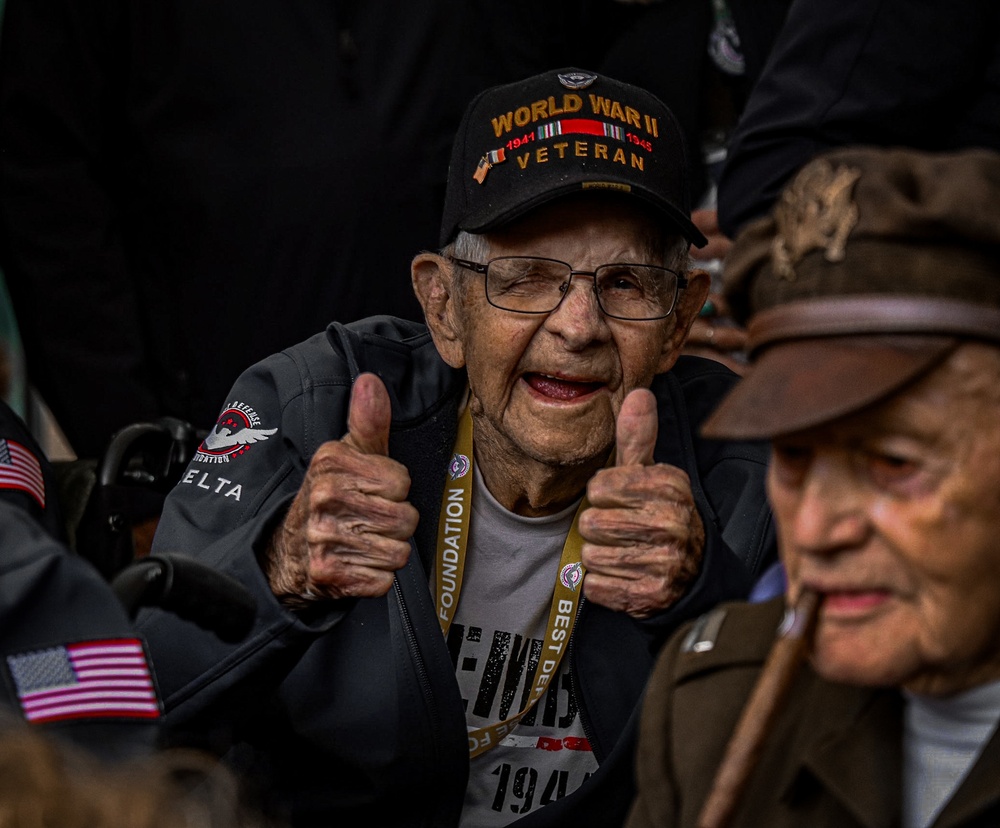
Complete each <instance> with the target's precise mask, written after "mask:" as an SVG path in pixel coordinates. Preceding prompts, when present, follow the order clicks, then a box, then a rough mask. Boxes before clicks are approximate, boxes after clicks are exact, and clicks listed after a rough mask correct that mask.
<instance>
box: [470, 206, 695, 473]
mask: <svg viewBox="0 0 1000 828" xmlns="http://www.w3.org/2000/svg"><path fill="white" fill-rule="evenodd" d="M489 243H490V251H489V256H490V258H495V257H499V256H514V255H522V256H543V257H547V258H552V259H559V260H561V261H564V262H568V263H569V264H571V265H572V266H573V267H574V268H575V269H578V270H586V271H592V270H594V269H595V268H597V267H598V266H599V265H603V264H608V263H611V262H633V263H645V264H664V248H663V244H664V242H663V236H662V235H661V233H659V232H657V229H656V226H655V225H654V224H653V223H652V220H651V219H650V218H649V217H648V216H647V215H646V213H645V212H644V211H643V210H641V209H639V208H637V207H634V206H632V205H630V204H629V203H627V202H622V201H619V200H616V199H602V198H589V199H588V198H578V199H566V200H562V201H558V202H556V203H555V204H553V205H551V206H547V207H543V208H540V209H539V210H536V211H534V212H533V213H532V214H531V215H530V216H529V217H528V218H526V219H524V220H522V221H520V222H517V223H515V224H514V225H511V226H509V227H507V228H505V229H504V230H503V231H501V232H496V233H491V234H489ZM454 278H455V279H467V280H470V281H469V283H468V284H467V285H466V289H465V290H464V291H462V299H461V302H460V309H459V311H458V328H459V329H460V339H461V348H462V354H463V357H464V363H465V366H466V368H467V371H468V376H469V385H470V388H471V393H472V398H471V405H472V411H473V414H474V415H475V417H476V443H477V447H485V448H486V449H487V450H488V451H492V452H493V453H494V455H496V454H498V453H502V454H503V456H505V457H507V458H508V460H509V461H510V462H512V463H518V462H520V461H522V460H529V459H530V460H533V461H537V462H540V463H543V464H546V465H549V466H565V465H574V464H581V463H588V462H592V461H594V460H595V459H596V460H597V461H598V462H603V456H604V455H606V453H607V452H608V450H609V449H610V447H611V445H612V444H613V442H614V436H615V417H616V415H617V413H618V410H619V409H620V407H621V404H622V400H623V399H624V397H625V395H626V394H627V393H628V392H629V391H630V390H632V389H634V388H637V387H640V386H648V385H649V383H650V382H651V381H652V379H653V376H654V375H655V374H656V373H658V372H661V371H665V370H667V369H668V368H669V367H670V366H671V365H672V364H673V362H674V360H675V359H676V356H677V353H678V351H679V348H680V345H681V340H682V339H683V336H684V334H685V333H686V331H687V328H688V327H689V322H690V318H692V317H693V312H692V311H691V308H690V305H691V304H692V302H688V303H685V302H684V300H683V298H681V299H679V300H678V307H677V309H676V310H675V311H674V313H673V314H672V315H671V316H670V317H668V318H667V319H661V320H656V321H644V322H631V321H624V320H620V319H611V318H607V317H605V316H604V314H603V313H602V312H601V310H600V308H599V307H598V304H597V300H596V297H595V295H594V292H593V284H594V283H593V278H591V277H588V276H577V277H575V278H574V279H573V282H572V286H571V287H570V289H569V292H568V293H567V295H566V296H565V298H564V299H563V301H562V303H561V304H560V305H559V307H558V308H556V310H554V311H553V312H552V313H549V314H521V313H511V312H509V311H504V310H500V309H499V308H496V307H493V306H492V305H490V304H489V303H488V302H487V299H486V293H485V290H484V285H483V277H482V276H481V275H478V274H475V273H471V272H469V271H462V272H460V271H458V270H457V269H456V272H455V274H454ZM695 293H697V291H695ZM695 303H697V300H695ZM696 312H697V308H695V310H694V313H696ZM477 451H479V448H477Z"/></svg>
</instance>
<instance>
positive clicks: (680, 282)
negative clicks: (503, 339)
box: [446, 256, 688, 322]
mask: <svg viewBox="0 0 1000 828" xmlns="http://www.w3.org/2000/svg"><path fill="white" fill-rule="evenodd" d="M446 258H448V259H449V261H451V262H453V263H454V264H457V265H458V266H459V267H464V268H465V269H466V270H471V271H473V272H474V273H478V274H480V275H481V276H483V277H486V275H487V271H488V270H489V267H490V265H491V264H492V263H493V262H498V261H501V260H503V259H537V260H538V261H541V262H555V263H556V264H561V265H566V267H568V268H569V278H568V279H567V280H566V282H565V284H564V285H563V286H560V290H561V291H562V296H560V297H559V301H558V302H556V304H555V306H554V307H553V308H551V309H550V310H544V311H529V310H511V309H510V308H505V307H503V306H501V305H498V304H496V303H495V302H494V301H493V300H492V299H491V298H490V291H489V289H488V288H487V286H486V285H487V280H486V279H485V278H484V279H483V290H484V291H485V293H486V301H487V302H489V303H490V304H491V305H492V306H493V307H494V308H496V309H497V310H502V311H506V312H507V313H527V314H535V315H537V314H548V313H554V312H555V311H556V309H557V308H558V307H559V306H560V305H561V304H562V303H563V300H564V299H565V298H566V296H567V295H568V294H569V283H570V282H572V281H573V277H574V276H590V277H591V278H592V279H593V280H594V287H593V290H594V297H595V298H596V299H597V306H598V307H599V308H600V309H601V313H603V314H604V315H605V316H608V317H611V318H612V319H621V320H623V321H625V322H656V321H657V320H659V319H666V318H668V317H669V316H670V315H671V314H672V313H673V312H674V311H675V310H677V299H678V298H679V297H680V293H681V291H682V290H684V289H685V288H686V287H687V286H688V281H687V276H685V275H684V274H682V273H678V272H677V271H676V270H671V269H670V268H669V267H662V266H661V265H638V266H639V267H655V268H656V269H657V270H665V271H667V272H668V273H673V274H674V276H676V277H677V287H676V289H675V290H674V298H673V301H672V302H671V304H670V310H668V311H667V312H666V313H664V314H661V315H660V316H643V317H640V318H638V319H636V318H633V317H631V316H619V315H618V314H615V313H609V312H608V311H607V309H606V308H605V307H604V303H603V302H602V301H601V293H600V291H599V290H598V289H597V270H575V269H574V268H573V265H571V264H570V263H569V262H564V261H562V260H561V259H550V258H548V257H546V256H497V257H496V258H495V259H490V260H489V261H488V262H485V263H483V262H473V261H470V260H469V259H460V258H458V257H457V256H447V257H446ZM616 264H617V265H629V264H635V263H633V262H608V264H604V265H601V267H609V266H611V265H616ZM598 270H600V268H598Z"/></svg>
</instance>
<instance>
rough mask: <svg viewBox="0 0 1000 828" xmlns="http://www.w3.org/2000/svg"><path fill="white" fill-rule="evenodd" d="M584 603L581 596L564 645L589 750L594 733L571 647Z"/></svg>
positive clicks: (572, 686)
mask: <svg viewBox="0 0 1000 828" xmlns="http://www.w3.org/2000/svg"><path fill="white" fill-rule="evenodd" d="M586 602H587V599H586V598H585V597H584V596H583V595H581V596H580V607H579V609H578V610H577V613H576V618H577V623H576V624H575V625H574V627H573V632H572V634H571V635H570V637H569V644H567V645H566V658H568V659H569V666H570V670H569V684H570V687H571V688H572V689H573V698H575V699H576V709H577V710H578V711H579V713H580V724H581V725H582V726H583V735H584V736H586V737H587V741H588V742H589V743H590V746H591V748H595V745H594V731H593V730H592V729H591V727H590V722H589V720H588V719H587V716H586V712H587V710H586V707H585V706H584V704H583V694H582V693H581V692H580V688H579V685H577V683H576V670H575V669H574V666H575V665H574V664H573V661H574V659H573V654H574V651H575V647H574V646H573V645H574V643H575V642H576V630H577V627H579V626H580V623H579V622H580V617H581V616H582V615H583V607H584V605H585V604H586ZM594 756H595V758H596V759H597V761H598V763H600V762H601V760H602V759H603V758H604V757H603V756H598V754H597V750H596V749H594Z"/></svg>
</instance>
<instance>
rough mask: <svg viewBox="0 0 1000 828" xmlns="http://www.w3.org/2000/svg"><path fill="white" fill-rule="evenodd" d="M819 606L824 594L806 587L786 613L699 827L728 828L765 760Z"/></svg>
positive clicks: (716, 779)
mask: <svg viewBox="0 0 1000 828" xmlns="http://www.w3.org/2000/svg"><path fill="white" fill-rule="evenodd" d="M819 605H820V600H819V596H818V595H817V594H816V593H815V592H812V591H811V590H808V589H807V590H803V592H802V594H801V595H800V596H799V600H798V601H797V602H796V603H795V606H794V607H791V608H790V609H788V610H787V611H786V613H785V618H784V620H783V621H782V622H781V627H780V628H779V629H778V637H777V639H776V640H775V642H774V645H773V646H772V647H771V652H770V653H769V654H768V656H767V661H766V662H765V663H764V668H763V670H761V673H760V677H759V678H758V679H757V685H756V686H755V687H754V689H753V693H751V694H750V698H749V699H748V700H747V703H746V706H745V707H744V708H743V713H742V714H741V715H740V720H739V722H737V724H736V729H735V730H734V731H733V735H732V737H730V739H729V744H728V745H727V746H726V753H725V755H724V756H723V757H722V763H721V764H720V765H719V769H718V771H717V772H716V774H715V780H714V781H713V783H712V789H711V790H710V791H709V794H708V798H707V799H706V800H705V804H704V805H703V806H702V809H701V814H700V815H699V816H698V828H726V826H727V825H729V824H730V820H731V819H732V817H733V814H734V813H735V812H736V808H737V806H738V805H739V802H740V799H741V798H742V796H743V791H744V789H745V788H746V786H747V783H748V782H749V781H750V775H751V774H752V773H753V770H754V768H755V767H756V765H757V760H758V759H759V758H760V753H761V750H762V749H763V746H764V740H765V739H766V738H767V734H768V733H769V731H770V730H771V725H772V724H773V723H774V720H775V718H776V716H777V714H778V711H779V710H780V709H781V707H782V705H783V704H784V702H785V697H786V696H787V695H788V691H789V690H790V689H791V686H792V682H793V681H794V680H795V675H796V673H797V672H798V669H799V666H800V665H801V664H802V662H803V661H804V660H805V657H806V653H807V652H808V650H809V646H810V643H811V641H812V634H813V629H814V627H815V626H816V616H817V615H818V612H819Z"/></svg>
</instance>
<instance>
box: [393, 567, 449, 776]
mask: <svg viewBox="0 0 1000 828" xmlns="http://www.w3.org/2000/svg"><path fill="white" fill-rule="evenodd" d="M392 585H393V588H394V589H395V591H396V602H397V603H398V604H399V614H400V617H401V618H402V619H403V630H404V631H405V633H406V641H407V643H408V644H409V646H410V652H411V653H412V654H413V661H414V664H415V665H416V668H417V677H418V678H419V680H420V688H421V690H422V691H423V694H424V700H425V701H426V702H427V707H428V709H429V712H430V719H431V727H432V729H433V733H435V734H438V733H440V732H441V727H440V724H441V721H440V716H439V715H438V709H437V705H436V704H435V703H434V693H433V692H432V690H431V680H430V677H429V676H428V675H427V666H426V665H425V664H424V659H423V656H422V655H421V653H420V647H418V646H417V634H416V632H415V631H414V629H413V621H412V619H411V618H410V611H409V609H408V608H407V606H406V602H405V601H404V600H403V589H402V587H401V586H400V585H399V579H398V578H394V579H393V581H392ZM432 741H433V742H434V753H435V759H436V758H438V755H439V753H440V750H439V747H440V746H439V745H438V741H437V739H436V738H435V739H433V740H432Z"/></svg>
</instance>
